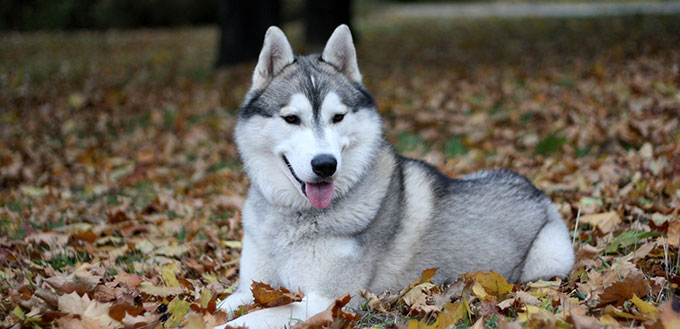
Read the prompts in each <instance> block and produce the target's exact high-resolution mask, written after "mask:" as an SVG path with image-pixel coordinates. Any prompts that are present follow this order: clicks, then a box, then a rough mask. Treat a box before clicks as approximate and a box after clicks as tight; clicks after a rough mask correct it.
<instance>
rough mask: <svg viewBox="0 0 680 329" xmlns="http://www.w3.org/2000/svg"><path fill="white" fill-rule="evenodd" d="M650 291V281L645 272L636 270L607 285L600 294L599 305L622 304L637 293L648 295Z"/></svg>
mask: <svg viewBox="0 0 680 329" xmlns="http://www.w3.org/2000/svg"><path fill="white" fill-rule="evenodd" d="M649 291H650V287H649V283H648V282H647V279H645V276H644V274H642V273H641V272H635V273H632V274H630V275H628V276H626V277H625V278H623V280H620V281H617V282H614V283H613V284H611V285H610V286H608V287H606V288H605V289H604V291H603V292H602V294H600V304H599V306H600V307H601V306H604V305H607V304H614V305H616V306H620V305H623V302H625V301H627V300H629V299H631V298H633V296H635V295H639V296H646V295H647V293H648V292H649Z"/></svg>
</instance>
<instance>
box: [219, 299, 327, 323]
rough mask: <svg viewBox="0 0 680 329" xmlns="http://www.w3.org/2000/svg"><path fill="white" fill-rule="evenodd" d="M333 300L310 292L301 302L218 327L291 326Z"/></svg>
mask: <svg viewBox="0 0 680 329" xmlns="http://www.w3.org/2000/svg"><path fill="white" fill-rule="evenodd" d="M332 301H333V299H331V298H326V297H322V296H319V295H316V294H313V293H310V294H308V295H306V296H305V297H304V298H303V299H302V301H300V302H295V303H290V304H287V305H283V306H278V307H272V308H268V309H264V310H259V311H255V312H252V313H249V314H246V315H244V316H242V317H239V318H237V319H235V320H232V321H229V322H228V323H227V324H225V325H224V326H222V327H217V328H224V327H225V326H227V325H228V326H232V327H241V326H245V327H248V328H249V329H280V328H283V327H284V326H287V327H291V326H293V325H294V324H295V323H297V322H298V321H305V320H307V319H308V318H310V317H311V316H313V315H315V314H317V313H319V312H321V311H323V310H325V309H326V308H328V306H329V305H330V303H331V302H332ZM217 328H216V329H217Z"/></svg>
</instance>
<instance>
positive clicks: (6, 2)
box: [0, 0, 218, 31]
mask: <svg viewBox="0 0 680 329" xmlns="http://www.w3.org/2000/svg"><path fill="white" fill-rule="evenodd" d="M217 5H218V2H217V1H215V0H193V1H186V0H58V1H55V0H22V1H16V0H0V30H24V31H25V30H53V29H63V30H70V29H84V28H88V29H92V28H95V29H106V28H132V27H151V26H185V25H196V24H206V23H211V24H212V23H215V22H217Z"/></svg>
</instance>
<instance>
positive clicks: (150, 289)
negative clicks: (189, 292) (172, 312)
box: [137, 281, 182, 297]
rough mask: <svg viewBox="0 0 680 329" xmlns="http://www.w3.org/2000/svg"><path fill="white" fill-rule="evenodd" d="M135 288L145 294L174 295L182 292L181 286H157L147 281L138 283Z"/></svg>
mask: <svg viewBox="0 0 680 329" xmlns="http://www.w3.org/2000/svg"><path fill="white" fill-rule="evenodd" d="M137 289H138V290H139V291H140V292H143V293H145V294H147V295H153V296H159V297H168V296H175V295H179V294H181V293H182V288H181V287H157V286H154V285H153V284H152V283H151V282H148V281H145V282H142V283H140V284H139V286H138V287H137Z"/></svg>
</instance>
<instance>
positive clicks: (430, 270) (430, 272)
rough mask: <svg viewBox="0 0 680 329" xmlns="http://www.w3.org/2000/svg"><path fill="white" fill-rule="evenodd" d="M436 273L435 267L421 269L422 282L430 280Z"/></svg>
mask: <svg viewBox="0 0 680 329" xmlns="http://www.w3.org/2000/svg"><path fill="white" fill-rule="evenodd" d="M435 274H437V269H436V268H428V269H427V270H425V271H423V281H422V282H423V283H425V282H431V280H432V277H433V276H434V275H435Z"/></svg>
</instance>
